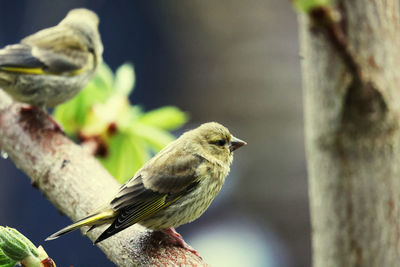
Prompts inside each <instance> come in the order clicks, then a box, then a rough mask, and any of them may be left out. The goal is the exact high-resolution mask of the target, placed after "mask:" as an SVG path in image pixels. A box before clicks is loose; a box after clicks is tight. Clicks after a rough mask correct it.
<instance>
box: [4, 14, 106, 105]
mask: <svg viewBox="0 0 400 267" xmlns="http://www.w3.org/2000/svg"><path fill="white" fill-rule="evenodd" d="M98 24H99V18H98V17H97V15H96V14H95V13H94V12H92V11H90V10H88V9H84V8H79V9H72V10H71V11H69V12H68V14H67V16H66V17H65V18H64V19H63V20H62V21H61V22H60V23H59V24H58V25H56V26H54V27H50V28H46V29H43V30H41V31H38V32H36V33H34V34H32V35H29V36H27V37H25V38H24V39H22V40H21V42H20V43H18V44H13V45H8V46H6V47H4V48H3V49H1V50H0V88H2V89H3V90H4V91H6V92H7V93H8V94H9V95H10V96H11V97H12V98H13V99H14V100H16V101H19V102H23V103H27V104H29V105H31V106H34V107H38V108H40V109H42V110H44V109H45V107H54V106H56V105H58V104H60V103H63V102H65V101H67V100H69V99H71V98H73V97H74V96H75V95H76V94H78V92H79V91H80V90H81V89H82V88H83V87H84V86H85V85H86V84H87V83H88V81H89V80H90V79H91V78H92V77H93V75H94V73H95V72H96V69H97V67H98V66H99V64H100V63H101V62H102V53H103V45H102V42H101V39H100V34H99V31H98Z"/></svg>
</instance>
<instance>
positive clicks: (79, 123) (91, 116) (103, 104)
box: [54, 64, 187, 183]
mask: <svg viewBox="0 0 400 267" xmlns="http://www.w3.org/2000/svg"><path fill="white" fill-rule="evenodd" d="M134 85H135V73H134V69H133V66H132V65H130V64H124V65H122V66H120V67H119V68H118V69H117V70H116V72H115V75H114V74H113V73H112V71H111V70H110V68H109V67H108V66H107V65H106V64H103V65H101V66H100V67H99V70H98V72H97V74H96V76H95V77H94V78H93V79H92V80H91V81H90V82H89V83H88V85H87V86H86V87H85V88H84V89H83V90H82V91H81V92H80V93H79V94H78V95H77V96H76V97H75V98H74V99H72V100H71V101H69V102H67V103H64V104H62V105H59V106H57V108H56V109H55V110H54V116H55V119H56V120H57V121H58V122H60V123H61V125H62V126H63V127H64V130H65V132H66V133H67V134H68V135H70V136H72V137H74V138H75V139H78V140H81V141H88V140H92V141H93V140H94V141H95V142H97V143H98V145H99V146H101V147H102V153H98V155H97V158H98V159H99V160H100V162H101V163H102V164H103V166H104V167H105V168H106V169H107V170H108V171H109V172H110V173H111V174H112V175H113V176H114V177H115V178H116V179H117V180H118V181H119V182H121V183H124V182H125V181H126V180H128V179H129V178H130V177H132V176H133V175H134V173H135V172H136V171H137V170H138V169H139V168H140V167H141V166H142V165H143V164H144V163H145V162H146V161H147V160H149V159H150V157H151V156H152V154H154V153H157V152H158V151H159V150H161V149H162V148H163V147H164V146H166V145H167V144H168V143H170V142H171V141H172V140H174V136H173V135H172V134H171V133H170V132H169V131H171V130H175V129H177V128H178V127H180V126H182V125H183V124H184V123H185V122H186V121H187V115H186V113H184V112H182V111H181V110H179V109H178V108H176V107H172V106H167V107H162V108H159V109H156V110H152V111H149V112H144V111H143V110H142V109H141V108H140V107H139V106H136V105H131V103H130V102H129V94H130V93H131V92H132V90H133V88H134Z"/></svg>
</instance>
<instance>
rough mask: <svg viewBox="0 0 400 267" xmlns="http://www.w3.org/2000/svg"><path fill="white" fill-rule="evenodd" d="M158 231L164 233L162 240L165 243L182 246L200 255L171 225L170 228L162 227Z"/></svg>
mask: <svg viewBox="0 0 400 267" xmlns="http://www.w3.org/2000/svg"><path fill="white" fill-rule="evenodd" d="M160 232H162V233H164V234H165V235H166V236H165V238H164V241H165V242H166V243H168V244H172V245H175V246H179V247H182V248H184V249H186V250H188V251H190V252H192V253H193V254H195V255H196V256H198V257H200V255H199V253H198V252H197V251H196V250H195V249H194V248H192V247H191V246H190V245H189V244H188V243H186V242H185V240H183V238H182V236H181V235H180V234H179V233H178V232H177V231H176V230H175V228H173V227H171V228H167V229H163V230H161V231H160ZM200 258H201V257H200Z"/></svg>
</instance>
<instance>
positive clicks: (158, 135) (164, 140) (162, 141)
mask: <svg viewBox="0 0 400 267" xmlns="http://www.w3.org/2000/svg"><path fill="white" fill-rule="evenodd" d="M130 130H131V131H132V132H133V133H134V134H135V135H136V136H138V137H140V138H141V139H143V140H144V141H146V143H147V144H148V145H149V146H150V148H151V149H152V151H153V152H155V153H157V152H158V151H160V150H161V149H163V148H164V147H165V146H166V145H168V144H169V143H171V142H172V141H174V139H175V137H174V136H173V135H172V134H170V133H169V132H167V131H164V130H161V129H159V128H156V127H153V126H148V125H144V124H141V123H136V124H133V125H132V127H131V128H130Z"/></svg>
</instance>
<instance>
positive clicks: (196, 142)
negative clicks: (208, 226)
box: [46, 122, 246, 255]
mask: <svg viewBox="0 0 400 267" xmlns="http://www.w3.org/2000/svg"><path fill="white" fill-rule="evenodd" d="M243 145H246V142H244V141H242V140H240V139H238V138H236V137H234V136H233V135H231V133H230V132H229V130H228V129H227V128H226V127H224V126H222V125H221V124H219V123H216V122H209V123H204V124H202V125H201V126H199V127H198V128H196V129H194V130H190V131H187V132H185V133H184V134H182V135H181V136H180V137H179V138H178V139H176V140H175V141H173V142H171V143H170V144H169V145H167V146H166V147H165V148H164V149H162V150H161V151H160V152H159V153H158V154H156V155H155V156H154V157H153V158H152V159H150V160H149V161H148V162H147V163H146V164H145V165H144V166H143V167H142V168H141V169H140V170H139V171H137V173H136V174H135V175H134V176H133V177H132V178H131V179H130V180H129V181H128V182H126V183H125V184H124V185H122V187H121V188H120V190H119V192H118V193H117V194H116V196H115V197H114V199H112V200H111V202H109V203H108V204H107V205H106V206H105V207H103V208H102V209H100V210H97V211H95V212H93V213H92V214H90V215H89V216H87V217H86V218H83V219H81V220H79V221H77V222H75V223H73V224H72V225H70V226H67V227H65V228H63V229H61V230H60V231H58V232H56V233H54V234H52V235H51V236H49V237H48V238H47V239H46V240H51V239H55V238H58V237H59V236H61V235H64V234H66V233H69V232H71V231H73V230H76V229H79V228H81V227H83V226H91V227H90V228H89V230H88V231H90V230H92V229H94V228H95V227H97V226H100V225H104V224H111V225H110V226H109V227H108V228H107V229H106V230H105V231H104V232H103V233H102V234H100V236H99V237H98V238H97V239H96V240H95V241H94V243H98V242H101V241H103V240H105V239H106V238H109V237H111V236H113V235H115V234H116V233H118V232H120V231H122V230H124V229H126V228H127V227H129V226H131V225H134V224H136V223H138V224H140V225H142V226H145V227H147V228H149V229H152V230H154V231H162V232H164V233H165V234H167V235H168V236H169V238H168V239H167V240H169V242H171V243H173V244H175V245H178V246H181V247H183V248H185V249H188V250H190V251H192V252H193V253H195V254H196V255H197V252H196V251H195V250H193V249H192V248H191V247H190V246H189V245H187V244H186V243H185V242H184V240H183V239H182V237H181V236H180V235H179V234H178V233H177V232H176V231H175V229H174V228H175V227H178V226H180V225H182V224H185V223H188V222H191V221H193V220H195V219H197V218H198V217H199V216H200V215H202V214H203V213H204V211H205V210H206V209H207V208H208V207H209V206H210V204H211V202H212V201H213V199H214V198H215V197H216V195H217V194H218V192H219V191H220V189H221V187H222V185H223V183H224V181H225V178H226V176H227V175H228V173H229V170H230V165H231V163H232V160H233V151H235V150H236V149H238V148H239V147H241V146H243Z"/></svg>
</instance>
